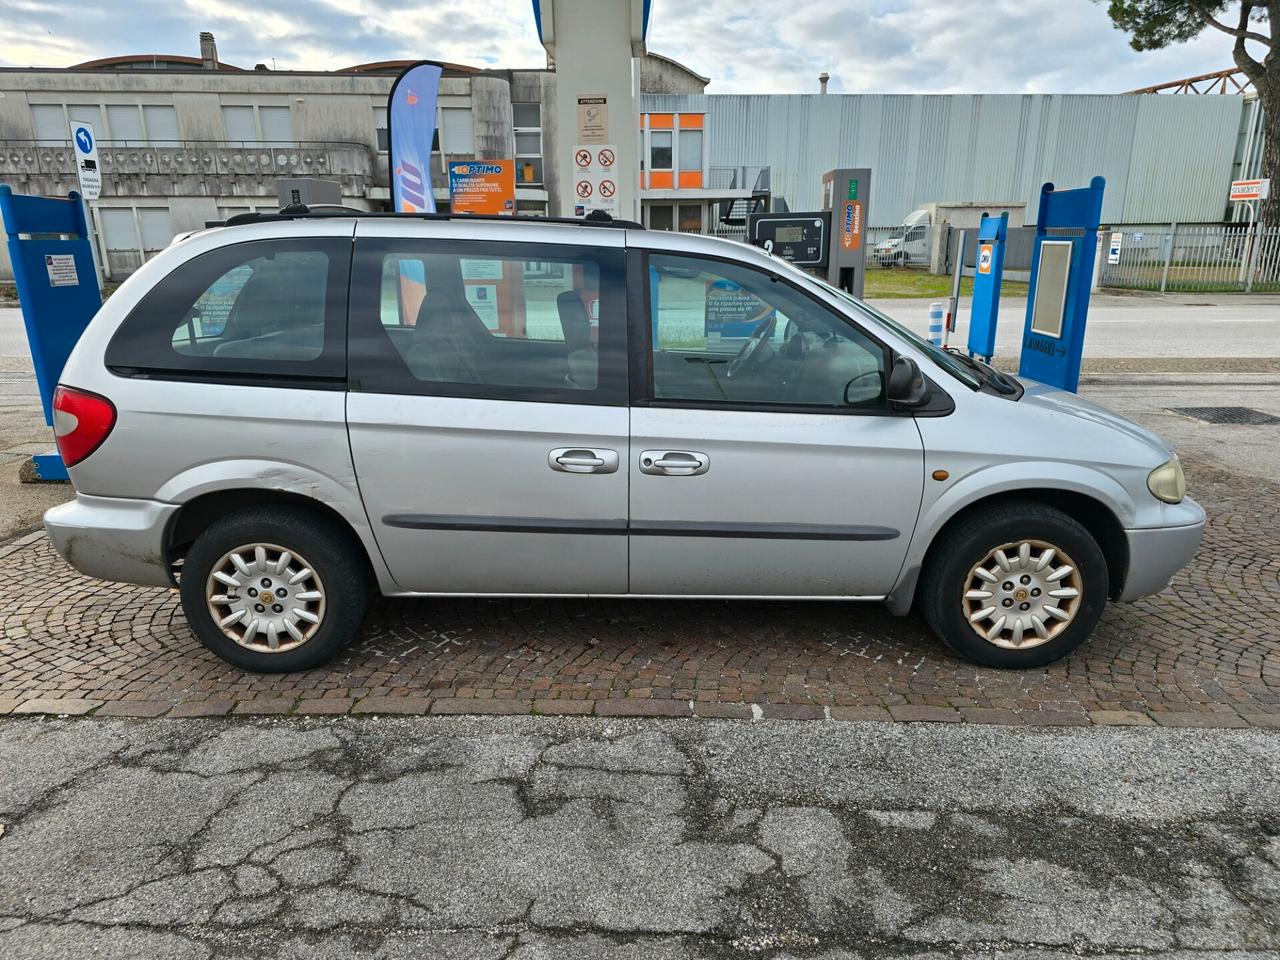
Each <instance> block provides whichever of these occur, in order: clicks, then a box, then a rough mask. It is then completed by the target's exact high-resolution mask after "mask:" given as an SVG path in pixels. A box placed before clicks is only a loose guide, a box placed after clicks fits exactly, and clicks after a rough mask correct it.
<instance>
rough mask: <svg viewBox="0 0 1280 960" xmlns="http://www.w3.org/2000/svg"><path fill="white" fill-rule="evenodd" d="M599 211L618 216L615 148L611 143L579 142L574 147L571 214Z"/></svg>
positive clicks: (582, 215) (616, 153)
mask: <svg viewBox="0 0 1280 960" xmlns="http://www.w3.org/2000/svg"><path fill="white" fill-rule="evenodd" d="M593 210H602V211H604V212H605V213H607V214H609V216H611V217H617V216H618V213H619V206H618V148H617V146H616V145H614V144H612V143H578V144H574V147H573V215H574V216H575V217H585V216H586V215H587V214H589V213H591V211H593Z"/></svg>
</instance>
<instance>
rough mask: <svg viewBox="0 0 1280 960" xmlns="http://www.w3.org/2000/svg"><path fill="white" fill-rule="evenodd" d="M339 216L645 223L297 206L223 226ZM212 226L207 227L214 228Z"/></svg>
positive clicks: (603, 216)
mask: <svg viewBox="0 0 1280 960" xmlns="http://www.w3.org/2000/svg"><path fill="white" fill-rule="evenodd" d="M338 217H376V218H379V219H394V218H399V219H407V220H441V221H443V220H485V221H495V222H498V223H512V222H517V223H519V222H524V223H562V224H568V225H570V226H575V227H620V228H622V229H625V230H643V229H644V224H642V223H636V222H635V221H634V220H615V219H614V218H613V217H611V216H610V215H609V214H607V213H605V212H604V211H603V210H593V211H591V213H590V214H588V215H587V216H586V218H584V219H578V218H574V217H542V216H527V215H526V216H521V215H518V214H517V215H516V216H511V217H508V216H503V215H501V214H496V213H393V212H390V211H384V210H354V209H338V208H335V207H326V208H324V209H322V210H312V209H310V208H309V207H307V206H306V205H305V204H301V203H294V204H290V205H289V206H287V207H285V208H284V209H283V210H281V211H280V212H279V213H260V212H257V211H254V212H251V213H237V214H236V215H235V216H233V217H228V218H227V219H226V220H225V221H224V222H223V224H222V225H223V226H227V227H236V226H240V225H241V224H246V223H272V222H275V221H278V220H308V219H330V218H338ZM210 225H211V224H206V226H210Z"/></svg>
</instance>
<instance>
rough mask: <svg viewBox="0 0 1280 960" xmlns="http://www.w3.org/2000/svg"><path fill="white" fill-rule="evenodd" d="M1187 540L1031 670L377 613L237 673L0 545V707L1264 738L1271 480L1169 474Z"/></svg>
mask: <svg viewBox="0 0 1280 960" xmlns="http://www.w3.org/2000/svg"><path fill="white" fill-rule="evenodd" d="M1188 473H1189V482H1190V487H1191V489H1192V491H1193V492H1194V495H1195V496H1196V497H1197V498H1198V499H1199V500H1200V501H1201V502H1202V503H1203V504H1204V505H1205V507H1206V509H1207V510H1208V511H1209V518H1210V520H1209V528H1208V531H1207V533H1206V538H1205V543H1204V546H1203V547H1202V548H1201V551H1200V553H1199V555H1198V556H1197V557H1196V559H1195V561H1194V562H1193V563H1192V564H1191V566H1190V567H1188V568H1187V569H1186V570H1184V571H1183V572H1182V573H1181V574H1179V575H1178V577H1177V579H1176V580H1175V582H1174V584H1173V587H1172V588H1171V589H1170V590H1167V591H1165V593H1163V594H1161V595H1159V596H1157V597H1150V598H1147V599H1145V600H1142V601H1139V602H1138V603H1134V604H1123V605H1116V604H1112V605H1109V606H1108V608H1107V612H1106V613H1105V614H1104V616H1103V619H1102V622H1101V623H1100V624H1099V626H1098V629H1097V631H1096V633H1095V635H1094V637H1093V639H1092V640H1091V641H1090V642H1089V643H1088V644H1087V645H1086V646H1085V647H1084V648H1083V649H1081V650H1079V651H1077V652H1076V653H1075V654H1074V655H1073V656H1071V657H1069V658H1067V659H1066V660H1065V661H1062V662H1059V663H1057V664H1053V665H1051V666H1049V667H1047V668H1043V669H1039V670H1031V671H1025V672H1006V671H997V670H989V669H984V668H979V667H975V666H972V665H970V664H967V663H965V662H963V661H961V660H958V659H957V658H955V657H953V656H951V655H950V654H949V653H948V652H947V651H946V650H945V649H944V648H943V647H942V646H941V645H940V644H939V643H938V642H937V641H936V640H935V639H934V638H933V637H932V635H931V634H930V633H929V632H928V630H927V628H926V627H925V625H924V623H923V622H922V621H921V620H920V619H919V618H917V617H911V618H908V619H905V620H901V619H897V618H895V617H892V616H890V615H889V614H888V613H887V612H886V611H884V610H883V609H881V608H880V607H879V606H876V605H856V604H842V603H834V602H833V603H777V602H775V603H766V602H711V601H694V600H683V601H652V600H645V601H641V600H635V601H608V600H590V601H588V600H582V601H577V600H541V601H540V600H414V601H408V600H394V601H393V600H379V601H377V602H375V603H374V605H373V607H372V609H371V611H370V615H369V618H368V621H367V624H366V627H365V630H364V634H363V636H362V637H361V639H360V640H359V642H357V643H356V644H354V645H353V646H352V647H351V648H350V649H349V650H348V652H347V653H346V654H345V655H344V656H343V657H341V658H340V659H339V660H337V661H335V662H334V663H333V664H331V665H330V666H328V667H327V668H322V669H318V670H313V671H310V672H307V673H296V674H276V675H255V674H249V673H243V672H240V671H238V670H236V669H235V668H233V667H230V666H228V665H226V664H224V663H223V662H222V661H220V660H218V659H216V658H215V657H214V656H212V655H211V654H209V653H207V652H206V651H205V650H204V649H203V648H202V647H201V646H200V645H199V644H198V642H197V641H196V640H195V638H194V636H193V635H192V633H191V632H190V630H189V629H188V628H187V626H186V624H185V622H184V620H183V617H182V614H181V610H180V607H179V603H178V598H177V594H176V592H174V591H170V590H162V589H154V588H145V587H132V586H120V585H113V584H104V583H100V582H97V581H93V580H89V579H87V578H85V577H81V576H79V575H78V574H76V573H75V572H73V571H72V570H70V569H69V568H68V567H67V566H66V565H65V564H64V563H63V562H62V561H61V560H60V559H59V558H58V556H57V555H56V554H55V553H54V551H53V549H52V548H51V547H50V545H49V543H48V541H47V540H45V538H44V537H43V535H42V534H33V535H31V536H28V537H24V538H22V539H20V540H18V541H15V542H14V543H12V544H11V545H9V546H8V547H5V548H2V549H0V611H3V613H2V614H0V634H2V637H3V639H2V641H0V715H3V714H10V715H20V714H59V715H61V714H66V715H77V716H82V715H93V716H100V717H101V716H111V717H156V716H162V715H167V716H173V717H210V716H224V715H229V714H236V715H243V714H252V715H283V714H303V715H308V714H318V715H332V714H347V713H351V714H426V713H433V714H529V713H533V714H557V715H595V716H608V717H683V716H698V717H710V718H717V719H723V718H741V719H752V718H762V717H769V718H778V719H792V720H810V721H825V720H884V721H943V722H955V723H964V722H967V723H984V724H1031V725H1076V726H1079V725H1088V724H1099V725H1151V724H1158V725H1163V726H1178V727H1245V726H1256V727H1271V728H1278V729H1280V626H1277V619H1280V484H1274V483H1268V482H1266V481H1263V480H1258V479H1250V478H1245V477H1240V476H1236V475H1233V474H1230V473H1227V472H1225V471H1223V470H1221V469H1220V468H1218V467H1216V466H1214V465H1212V464H1210V463H1207V462H1201V461H1191V462H1190V463H1189V464H1188Z"/></svg>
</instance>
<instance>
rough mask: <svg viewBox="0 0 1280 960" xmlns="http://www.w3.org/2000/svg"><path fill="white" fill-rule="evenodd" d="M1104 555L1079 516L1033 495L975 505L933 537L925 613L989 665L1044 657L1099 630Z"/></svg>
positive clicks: (1018, 664)
mask: <svg viewBox="0 0 1280 960" xmlns="http://www.w3.org/2000/svg"><path fill="white" fill-rule="evenodd" d="M1107 584H1108V574H1107V562H1106V558H1105V557H1104V556H1103V553H1102V550H1101V548H1100V547H1099V546H1098V544H1097V542H1096V541H1095V540H1094V539H1093V537H1092V536H1091V535H1090V534H1089V531H1088V530H1086V529H1085V528H1084V527H1083V526H1082V525H1081V524H1080V523H1078V522H1077V521H1076V520H1074V519H1072V518H1071V517H1070V516H1069V515H1067V514H1066V513H1063V512H1062V511H1061V510H1056V509H1054V508H1052V507H1048V506H1045V505H1043V504H1039V503H1034V502H1024V503H1008V504H1002V505H1000V506H998V507H993V508H991V509H989V510H984V511H981V512H978V513H974V514H971V515H970V516H968V517H965V518H963V519H962V520H960V521H959V522H958V523H956V524H954V525H953V526H952V527H950V528H949V529H948V530H947V531H946V532H945V533H944V534H943V535H942V536H941V537H940V538H939V540H938V541H937V542H936V543H935V544H934V545H933V547H932V548H931V550H930V552H929V559H928V562H927V564H926V566H925V571H924V577H923V579H922V581H921V585H920V587H921V592H920V603H921V607H922V609H923V612H924V615H925V619H926V620H927V621H928V622H929V625H930V626H931V627H932V628H933V631H934V632H935V633H936V634H937V635H938V637H939V638H940V639H941V640H942V642H943V643H945V644H946V645H947V646H948V647H950V648H951V649H952V650H953V651H955V652H956V653H958V654H960V656H962V657H965V658H966V659H968V660H972V661H974V662H975V663H980V664H983V665H985V666H991V667H1005V668H1013V669H1018V668H1026V667H1038V666H1043V665H1044V664H1046V663H1052V662H1053V661H1054V660H1058V659H1060V658H1061V657H1064V656H1066V655H1067V654H1068V653H1070V652H1071V651H1072V650H1074V649H1075V648H1076V647H1078V646H1080V644H1082V643H1083V642H1084V641H1085V640H1086V639H1088V637H1089V634H1090V633H1092V632H1093V628H1094V626H1095V625H1096V624H1097V622H1098V618H1099V617H1101V616H1102V610H1103V607H1104V606H1105V604H1106V597H1107Z"/></svg>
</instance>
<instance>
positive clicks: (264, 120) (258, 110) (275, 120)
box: [222, 106, 293, 147]
mask: <svg viewBox="0 0 1280 960" xmlns="http://www.w3.org/2000/svg"><path fill="white" fill-rule="evenodd" d="M222 123H223V126H224V127H225V129H226V131H227V139H228V140H231V141H236V142H246V143H264V144H267V145H269V146H273V147H287V146H289V145H290V144H292V143H293V121H292V119H291V118H290V116H289V108H288V107H259V106H224V107H223V108H222Z"/></svg>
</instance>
